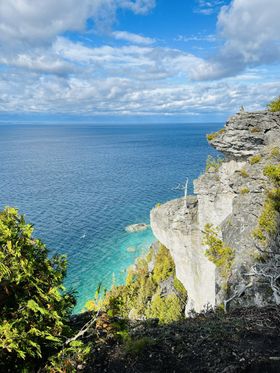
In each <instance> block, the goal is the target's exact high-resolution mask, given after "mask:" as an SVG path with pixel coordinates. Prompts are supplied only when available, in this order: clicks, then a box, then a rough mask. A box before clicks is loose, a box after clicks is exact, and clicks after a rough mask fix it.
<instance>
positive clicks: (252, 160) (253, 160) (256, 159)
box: [249, 154, 262, 165]
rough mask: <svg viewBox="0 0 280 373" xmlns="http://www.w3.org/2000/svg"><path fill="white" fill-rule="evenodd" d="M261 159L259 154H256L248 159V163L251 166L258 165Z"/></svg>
mask: <svg viewBox="0 0 280 373" xmlns="http://www.w3.org/2000/svg"><path fill="white" fill-rule="evenodd" d="M261 159H262V156H261V155H260V154H257V155H254V156H253V157H251V158H250V159H249V162H250V164H251V165H253V164H256V163H259V162H260V160H261Z"/></svg>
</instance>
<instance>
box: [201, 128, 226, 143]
mask: <svg viewBox="0 0 280 373" xmlns="http://www.w3.org/2000/svg"><path fill="white" fill-rule="evenodd" d="M224 132H225V129H224V128H221V129H220V130H219V131H217V132H213V133H209V134H207V135H206V137H207V140H208V141H212V140H214V139H215V138H216V137H218V136H219V135H221V134H223V133H224Z"/></svg>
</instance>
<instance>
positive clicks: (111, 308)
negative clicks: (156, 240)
mask: <svg viewBox="0 0 280 373" xmlns="http://www.w3.org/2000/svg"><path fill="white" fill-rule="evenodd" d="M150 262H153V263H154V265H153V269H152V270H151V272H149V269H148V263H150ZM167 279H170V289H169V291H168V294H165V295H162V289H161V286H162V284H163V283H164V282H165V281H166V280H167ZM186 299H187V293H186V290H185V288H184V286H183V285H182V283H181V282H180V281H179V280H178V279H177V278H176V275H175V265H174V261H173V259H172V257H171V255H170V252H169V250H168V249H167V248H166V247H165V246H163V245H160V247H159V249H158V251H157V252H156V251H154V249H152V248H151V249H150V251H149V253H148V254H147V256H146V257H145V258H139V259H138V260H137V262H136V265H135V266H133V267H132V268H131V269H130V270H129V271H128V274H127V278H126V284H125V285H121V286H114V287H113V288H112V289H111V290H110V291H108V292H107V293H106V294H105V297H104V299H101V300H100V302H99V304H98V305H96V302H94V301H93V302H91V303H93V304H95V305H94V307H93V308H94V309H97V308H101V309H102V310H104V311H105V312H107V313H108V314H109V315H111V316H118V317H123V318H128V317H130V318H132V319H143V318H151V317H152V318H158V319H159V321H160V322H161V323H167V322H170V321H176V320H178V319H180V318H182V317H183V316H184V309H185V303H186ZM88 304H89V302H88Z"/></svg>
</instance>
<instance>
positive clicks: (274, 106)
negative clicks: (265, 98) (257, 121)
mask: <svg viewBox="0 0 280 373" xmlns="http://www.w3.org/2000/svg"><path fill="white" fill-rule="evenodd" d="M267 107H268V110H270V111H272V112H276V111H280V96H279V97H277V98H276V99H275V100H273V101H271V102H270V103H269V104H268V105H267Z"/></svg>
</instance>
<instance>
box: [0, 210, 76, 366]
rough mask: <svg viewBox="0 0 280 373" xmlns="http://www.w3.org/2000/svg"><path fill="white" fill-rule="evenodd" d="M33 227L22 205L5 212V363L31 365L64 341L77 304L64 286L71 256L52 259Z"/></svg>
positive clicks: (1, 228)
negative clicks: (34, 234) (72, 311)
mask: <svg viewBox="0 0 280 373" xmlns="http://www.w3.org/2000/svg"><path fill="white" fill-rule="evenodd" d="M32 233H33V228H32V226H31V225H30V224H26V223H25V220H24V217H23V216H21V215H19V214H18V211H17V210H16V209H14V208H9V207H8V208H5V209H4V211H2V212H0V310H1V311H0V368H1V364H3V363H4V364H5V365H6V366H7V365H9V364H10V365H12V366H13V368H14V369H15V365H16V367H20V366H23V365H24V366H25V367H26V366H29V364H31V365H30V367H31V366H32V364H34V362H35V361H36V360H37V359H40V358H41V357H42V355H43V354H44V357H45V356H48V354H50V353H52V352H53V351H54V350H55V349H57V348H58V347H60V346H61V345H62V343H63V341H62V335H63V334H64V335H65V332H66V326H65V325H66V321H67V320H68V318H69V316H70V312H71V309H72V307H73V305H74V298H73V296H72V295H71V294H70V293H67V292H65V290H64V288H63V286H62V281H63V278H64V276H65V273H66V265H67V263H66V258H65V257H64V256H53V257H52V258H51V259H49V258H48V251H47V249H46V247H45V245H44V244H43V243H42V242H41V241H40V240H38V239H35V238H33V236H32ZM9 362H10V363H9ZM15 371H16V370H15Z"/></svg>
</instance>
